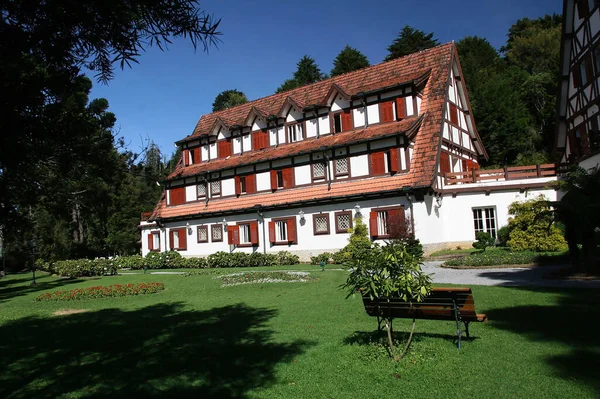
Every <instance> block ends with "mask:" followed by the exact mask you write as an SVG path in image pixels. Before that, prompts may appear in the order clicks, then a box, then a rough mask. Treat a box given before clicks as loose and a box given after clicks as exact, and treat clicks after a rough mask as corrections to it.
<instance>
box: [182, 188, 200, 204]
mask: <svg viewBox="0 0 600 399" xmlns="http://www.w3.org/2000/svg"><path fill="white" fill-rule="evenodd" d="M197 198H198V196H197V190H196V185H193V186H187V187H186V188H185V200H186V202H190V201H196V199H197Z"/></svg>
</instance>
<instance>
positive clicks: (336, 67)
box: [330, 45, 371, 76]
mask: <svg viewBox="0 0 600 399" xmlns="http://www.w3.org/2000/svg"><path fill="white" fill-rule="evenodd" d="M369 65H371V64H370V63H369V60H368V59H367V57H366V56H365V55H364V54H363V53H361V52H360V51H358V50H357V49H355V48H353V47H350V46H348V45H346V47H344V49H343V50H342V51H340V53H339V54H338V55H337V57H335V60H334V61H333V69H332V70H331V73H330V75H331V76H337V75H341V74H343V73H347V72H352V71H356V70H357V69H361V68H365V67H368V66H369Z"/></svg>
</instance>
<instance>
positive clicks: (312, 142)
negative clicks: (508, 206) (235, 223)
mask: <svg viewBox="0 0 600 399" xmlns="http://www.w3.org/2000/svg"><path fill="white" fill-rule="evenodd" d="M422 119H423V118H422V117H419V118H417V117H410V118H406V119H403V120H401V121H399V122H390V123H382V124H378V125H373V126H371V127H369V128H368V129H365V128H363V127H361V128H357V129H354V130H351V131H348V132H343V133H336V134H328V135H325V136H321V137H320V138H318V139H316V138H310V139H307V140H303V141H299V142H297V143H292V144H282V145H280V146H279V147H273V146H271V147H267V148H263V149H262V150H260V151H249V152H246V153H243V154H241V155H233V156H232V157H230V158H229V159H214V160H212V161H210V162H204V163H200V164H194V165H189V166H186V167H180V168H177V169H176V170H175V171H174V172H173V173H171V174H170V175H169V177H168V178H167V180H172V179H177V178H181V177H187V176H193V175H197V174H199V173H202V172H208V171H211V172H214V171H216V170H222V169H228V168H233V167H238V166H243V165H251V164H254V163H257V162H263V161H269V160H274V159H278V158H285V157H290V156H293V155H301V154H305V153H309V152H313V151H315V150H318V149H320V148H323V149H326V148H334V147H338V146H343V145H349V144H354V143H363V142H365V141H369V140H374V139H376V138H380V137H386V136H390V135H392V134H398V133H410V132H412V131H414V130H415V129H418V127H419V125H420V123H421V120H422Z"/></svg>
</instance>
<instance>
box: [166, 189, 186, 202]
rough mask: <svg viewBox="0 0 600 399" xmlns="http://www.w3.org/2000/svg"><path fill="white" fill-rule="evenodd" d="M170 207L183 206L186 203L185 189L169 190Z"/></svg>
mask: <svg viewBox="0 0 600 399" xmlns="http://www.w3.org/2000/svg"><path fill="white" fill-rule="evenodd" d="M169 196H170V202H169V204H170V205H181V204H183V203H184V202H185V187H177V188H171V189H170V190H169Z"/></svg>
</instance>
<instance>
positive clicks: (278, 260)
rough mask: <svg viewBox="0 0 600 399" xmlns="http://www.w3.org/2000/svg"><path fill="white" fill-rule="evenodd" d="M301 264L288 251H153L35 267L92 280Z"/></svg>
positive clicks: (38, 264)
mask: <svg viewBox="0 0 600 399" xmlns="http://www.w3.org/2000/svg"><path fill="white" fill-rule="evenodd" d="M298 263H300V258H299V257H298V255H294V254H291V253H290V252H288V251H280V252H278V253H276V254H263V253H261V252H254V253H251V254H247V253H245V252H233V253H231V252H223V251H220V252H216V253H214V254H212V255H209V256H208V257H207V258H184V257H183V256H181V254H180V253H179V252H176V251H167V252H150V253H149V254H148V255H146V257H142V256H140V255H133V256H118V257H115V258H111V259H93V260H90V259H77V260H65V261H57V262H54V263H53V262H47V261H44V260H42V259H38V260H37V262H36V264H35V265H36V268H37V269H38V270H43V271H47V272H49V273H52V274H58V275H59V276H66V277H90V276H102V275H113V274H117V270H119V269H127V268H129V269H132V270H141V269H144V268H146V269H204V268H208V267H211V268H228V267H260V266H282V265H295V264H298Z"/></svg>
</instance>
